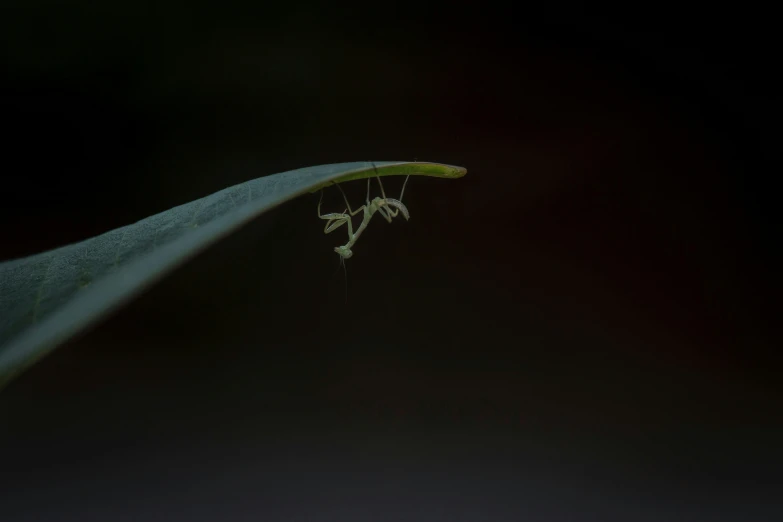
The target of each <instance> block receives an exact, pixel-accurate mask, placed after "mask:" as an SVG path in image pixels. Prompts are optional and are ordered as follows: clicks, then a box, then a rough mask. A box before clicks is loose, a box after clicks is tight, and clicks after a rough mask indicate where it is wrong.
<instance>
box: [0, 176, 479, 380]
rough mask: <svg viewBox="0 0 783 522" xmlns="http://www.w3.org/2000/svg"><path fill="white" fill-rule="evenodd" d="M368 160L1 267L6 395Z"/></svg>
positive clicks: (232, 191)
mask: <svg viewBox="0 0 783 522" xmlns="http://www.w3.org/2000/svg"><path fill="white" fill-rule="evenodd" d="M375 165H376V166H377V173H378V174H379V175H382V176H387V175H408V174H410V175H425V176H436V177H443V178H458V177H461V176H464V175H465V173H466V171H465V169H464V168H462V167H454V166H450V165H442V164H438V163H419V162H376V163H375ZM375 173H376V172H375V169H374V168H373V166H372V164H371V163H370V162H356V163H338V164H334V165H321V166H317V167H308V168H304V169H298V170H292V171H289V172H283V173H281V174H274V175H271V176H266V177H263V178H258V179H254V180H252V181H247V182H245V183H241V184H239V185H235V186H233V187H229V188H227V189H224V190H221V191H220V192H216V193H214V194H212V195H210V196H207V197H204V198H201V199H199V200H196V201H192V202H190V203H187V204H185V205H180V206H178V207H174V208H172V209H170V210H167V211H165V212H161V213H160V214H156V215H154V216H152V217H149V218H147V219H143V220H141V221H139V222H137V223H134V224H132V225H128V226H125V227H122V228H118V229H116V230H112V231H110V232H107V233H105V234H102V235H100V236H97V237H94V238H91V239H87V240H85V241H82V242H80V243H76V244H72V245H67V246H64V247H61V248H58V249H56V250H51V251H48V252H43V253H41V254H37V255H34V256H30V257H26V258H23V259H15V260H12V261H6V262H4V263H0V388H2V387H3V386H4V385H5V384H7V383H8V382H9V381H10V380H11V379H12V378H13V377H14V376H16V375H18V374H19V373H20V372H21V371H23V370H24V369H26V368H27V367H29V366H30V365H32V364H33V363H34V362H36V361H37V360H39V359H40V358H41V357H43V356H44V355H46V354H48V353H49V352H51V351H52V350H53V349H54V348H56V347H57V346H58V345H60V344H61V343H63V342H64V341H66V340H68V339H69V338H70V337H72V336H73V335H74V334H76V333H78V332H80V331H83V330H84V329H85V328H87V327H88V326H90V325H91V324H93V323H95V322H96V321H98V320H99V319H101V318H103V317H105V316H106V315H107V314H109V313H110V312H112V311H114V310H115V309H117V308H118V307H119V306H120V305H122V304H124V303H125V302H127V301H128V300H129V299H131V298H132V297H134V296H135V295H137V294H138V293H139V292H141V291H142V290H143V289H145V288H147V287H149V286H150V285H151V284H152V283H154V282H155V281H157V280H158V279H160V278H161V277H163V276H164V275H165V274H167V273H168V272H170V271H171V270H173V269H174V268H176V267H177V266H179V265H180V264H182V263H183V262H184V261H186V260H187V259H188V258H190V257H192V256H193V255H195V254H197V253H199V252H201V251H202V250H204V249H205V248H206V247H207V246H209V245H211V244H212V243H214V242H216V241H217V240H218V239H220V238H222V237H224V236H226V235H228V234H229V233H230V232H232V231H234V230H236V229H238V228H239V227H240V226H242V225H243V224H245V223H247V222H248V221H250V220H251V219H253V218H255V217H256V216H258V215H260V214H262V213H264V212H266V211H267V210H269V209H272V208H274V207H276V206H277V205H280V204H281V203H284V202H285V201H288V200H290V199H293V198H295V197H297V196H299V195H301V194H304V193H307V192H314V191H316V190H318V189H319V188H321V187H324V186H327V185H329V184H331V183H341V182H344V181H350V180H355V179H361V178H367V177H370V176H374V175H375Z"/></svg>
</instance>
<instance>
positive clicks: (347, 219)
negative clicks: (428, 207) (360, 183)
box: [318, 164, 411, 260]
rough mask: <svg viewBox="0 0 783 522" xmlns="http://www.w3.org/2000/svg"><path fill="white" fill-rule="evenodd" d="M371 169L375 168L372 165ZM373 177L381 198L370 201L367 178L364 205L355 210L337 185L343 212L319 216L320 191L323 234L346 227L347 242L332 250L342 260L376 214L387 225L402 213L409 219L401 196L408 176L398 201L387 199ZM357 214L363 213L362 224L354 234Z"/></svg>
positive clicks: (379, 182) (348, 254)
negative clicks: (353, 221)
mask: <svg viewBox="0 0 783 522" xmlns="http://www.w3.org/2000/svg"><path fill="white" fill-rule="evenodd" d="M373 167H375V165H374V164H373ZM375 172H376V174H377V173H378V170H377V169H376V170H375ZM375 177H376V178H377V179H378V184H379V185H380V187H381V196H383V197H380V198H374V199H373V200H372V201H370V180H371V178H367V199H366V201H365V204H364V205H362V206H361V207H359V208H357V209H356V210H351V205H350V204H349V203H348V198H347V197H346V196H345V192H343V189H342V188H340V185H337V188H338V189H340V192H342V195H343V199H344V200H345V206H346V209H345V211H343V212H335V213H331V214H321V202H322V201H323V198H324V193H323V190H321V198H320V199H319V200H318V217H319V218H321V219H325V220H326V221H327V222H326V226H325V227H324V234H329V233H330V232H333V231H335V230H337V229H338V228H340V227H341V226H342V225H348V242H347V243H346V244H344V245H343V246H338V247H335V248H334V251H335V252H337V253H338V254H339V255H340V258H341V259H342V260H345V259H348V258H349V257H351V256H352V255H353V251H352V250H351V247H352V246H353V245H354V243H356V241H357V240H358V239H359V236H361V235H362V232H364V229H365V228H367V225H368V224H369V223H370V219H372V217H373V216H374V215H375V214H376V213H378V214H380V215H381V216H383V218H384V219H385V220H386V221H388V222H389V223H391V222H392V218H395V217H397V216H398V215H399V214H400V212H402V215H403V217H405V219H406V220H408V219H410V217H411V216H410V213H409V212H408V209H407V208H406V207H405V205H403V203H402V195H403V194H404V193H405V185H406V184H407V183H408V178H409V177H410V176H406V177H405V183H403V184H402V191H401V192H400V199H393V198H387V197H386V193H385V192H384V190H383V183H381V178H380V176H377V175H376V176H375ZM346 212H347V213H346ZM359 212H364V214H363V216H362V224H361V225H359V228H357V229H356V232H354V230H353V223H352V220H351V218H352V217H353V216H355V215H356V214H358V213H359Z"/></svg>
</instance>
